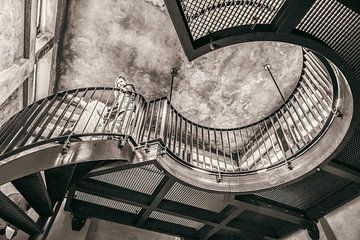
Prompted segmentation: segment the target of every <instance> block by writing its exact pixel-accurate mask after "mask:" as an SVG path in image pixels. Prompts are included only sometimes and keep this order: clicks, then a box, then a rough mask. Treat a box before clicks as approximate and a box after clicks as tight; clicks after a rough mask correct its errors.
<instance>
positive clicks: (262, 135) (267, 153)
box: [257, 123, 272, 167]
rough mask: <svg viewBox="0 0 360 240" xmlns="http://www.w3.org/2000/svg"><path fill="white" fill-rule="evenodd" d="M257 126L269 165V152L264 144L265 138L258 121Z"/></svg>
mask: <svg viewBox="0 0 360 240" xmlns="http://www.w3.org/2000/svg"><path fill="white" fill-rule="evenodd" d="M257 126H258V128H259V132H260V136H261V139H262V142H263V144H264V148H265V151H266V156H267V158H268V160H269V163H270V165H272V162H271V158H270V154H269V151H268V148H267V146H266V140H265V137H264V134H263V132H262V127H261V126H260V123H258V124H257ZM263 167H265V165H264V163H263Z"/></svg>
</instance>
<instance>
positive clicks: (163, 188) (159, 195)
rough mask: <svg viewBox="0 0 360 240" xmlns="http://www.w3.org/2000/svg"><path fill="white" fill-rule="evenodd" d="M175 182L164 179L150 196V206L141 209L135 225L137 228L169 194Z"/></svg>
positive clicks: (167, 178)
mask: <svg viewBox="0 0 360 240" xmlns="http://www.w3.org/2000/svg"><path fill="white" fill-rule="evenodd" d="M174 183H175V181H174V180H173V179H171V178H169V177H164V178H163V180H162V181H161V182H160V184H159V186H158V187H157V188H156V189H155V191H154V193H153V194H152V199H153V200H152V202H151V204H150V206H149V207H148V208H146V209H143V210H142V212H141V213H140V218H139V220H138V221H137V223H136V226H137V227H140V226H142V225H144V223H145V221H146V220H147V219H148V218H149V216H150V214H151V213H152V212H153V211H154V210H155V209H156V208H157V207H158V206H159V204H160V202H161V201H162V200H163V199H164V197H165V195H166V194H167V193H168V192H169V190H170V189H171V187H172V186H173V185H174Z"/></svg>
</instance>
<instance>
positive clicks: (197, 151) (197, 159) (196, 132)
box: [195, 125, 200, 167]
mask: <svg viewBox="0 0 360 240" xmlns="http://www.w3.org/2000/svg"><path fill="white" fill-rule="evenodd" d="M195 135H196V162H197V166H198V167H199V166H200V158H199V126H198V125H195Z"/></svg>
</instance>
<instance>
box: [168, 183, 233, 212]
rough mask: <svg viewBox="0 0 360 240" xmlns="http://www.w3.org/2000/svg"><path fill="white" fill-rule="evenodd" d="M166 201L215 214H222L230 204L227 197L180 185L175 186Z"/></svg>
mask: <svg viewBox="0 0 360 240" xmlns="http://www.w3.org/2000/svg"><path fill="white" fill-rule="evenodd" d="M165 199H168V200H171V201H174V202H178V203H183V204H186V205H190V206H193V207H197V208H202V209H206V210H209V211H213V212H220V211H221V210H223V209H224V208H225V207H226V205H227V204H228V203H227V202H226V200H225V195H222V194H217V193H208V192H204V191H200V190H197V189H194V188H190V187H187V186H184V185H182V184H180V183H175V184H174V186H173V187H172V188H171V189H170V191H169V192H168V193H167V194H166V196H165Z"/></svg>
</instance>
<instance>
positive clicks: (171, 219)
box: [149, 211, 204, 229]
mask: <svg viewBox="0 0 360 240" xmlns="http://www.w3.org/2000/svg"><path fill="white" fill-rule="evenodd" d="M149 218H154V219H157V220H161V221H165V222H170V223H174V224H177V225H183V226H186V227H191V228H195V229H200V228H201V227H203V226H204V224H203V223H200V222H196V221H193V220H189V219H185V218H181V217H177V216H173V215H169V214H166V213H161V212H157V211H154V212H152V213H151V215H150V217H149Z"/></svg>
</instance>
